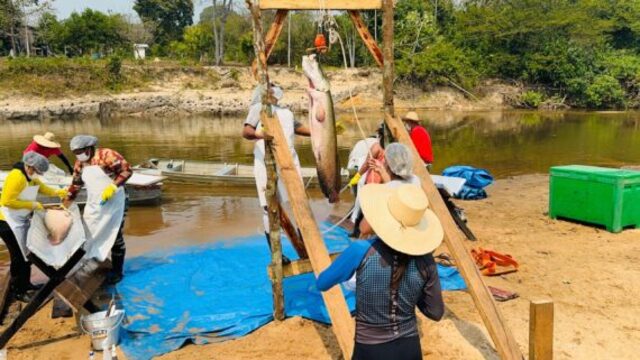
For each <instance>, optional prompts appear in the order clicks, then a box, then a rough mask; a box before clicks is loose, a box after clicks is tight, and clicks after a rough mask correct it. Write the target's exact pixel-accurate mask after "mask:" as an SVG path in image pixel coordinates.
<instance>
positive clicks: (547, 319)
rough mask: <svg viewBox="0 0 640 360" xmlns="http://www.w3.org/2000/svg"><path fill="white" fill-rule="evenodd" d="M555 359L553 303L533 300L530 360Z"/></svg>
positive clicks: (530, 309)
mask: <svg viewBox="0 0 640 360" xmlns="http://www.w3.org/2000/svg"><path fill="white" fill-rule="evenodd" d="M552 359H553V301H551V300H533V301H531V307H530V308H529V360H552Z"/></svg>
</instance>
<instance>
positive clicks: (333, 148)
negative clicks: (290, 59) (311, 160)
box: [302, 54, 340, 203]
mask: <svg viewBox="0 0 640 360" xmlns="http://www.w3.org/2000/svg"><path fill="white" fill-rule="evenodd" d="M302 71H303V72H304V75H305V76H306V77H307V79H308V80H309V89H308V90H307V93H308V94H309V129H310V130H311V147H312V149H313V155H314V156H315V158H316V167H317V169H318V179H319V180H320V188H321V189H322V193H323V194H324V196H326V197H327V198H328V199H329V202H330V203H334V202H336V201H338V198H339V195H340V164H339V161H338V142H337V139H336V119H335V114H334V112H333V100H332V99H331V86H330V85H329V80H327V78H326V76H325V75H324V73H323V72H322V69H321V68H320V64H319V63H318V60H317V58H316V55H315V54H312V55H307V56H303V57H302Z"/></svg>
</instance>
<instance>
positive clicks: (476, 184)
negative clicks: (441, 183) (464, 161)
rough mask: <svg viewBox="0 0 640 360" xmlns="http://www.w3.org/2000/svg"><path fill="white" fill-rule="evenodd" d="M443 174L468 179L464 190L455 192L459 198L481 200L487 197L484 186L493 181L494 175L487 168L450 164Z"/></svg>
mask: <svg viewBox="0 0 640 360" xmlns="http://www.w3.org/2000/svg"><path fill="white" fill-rule="evenodd" d="M442 176H452V177H459V178H463V179H466V180H467V182H466V183H465V184H464V187H463V188H462V190H460V191H459V192H458V193H456V194H455V197H456V198H458V199H464V200H480V199H485V198H486V197H487V192H486V191H484V188H485V187H487V186H489V185H491V184H492V183H493V176H491V174H490V173H489V171H487V170H485V169H477V168H474V167H472V166H466V165H456V166H450V167H448V168H446V169H444V170H443V171H442Z"/></svg>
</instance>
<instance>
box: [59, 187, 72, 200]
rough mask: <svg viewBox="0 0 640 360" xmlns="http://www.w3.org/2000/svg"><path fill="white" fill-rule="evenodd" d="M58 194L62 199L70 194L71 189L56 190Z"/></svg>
mask: <svg viewBox="0 0 640 360" xmlns="http://www.w3.org/2000/svg"><path fill="white" fill-rule="evenodd" d="M56 195H57V196H58V197H59V198H60V199H61V200H62V199H65V198H66V197H67V195H69V191H68V190H67V189H60V190H56Z"/></svg>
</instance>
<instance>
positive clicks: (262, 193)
mask: <svg viewBox="0 0 640 360" xmlns="http://www.w3.org/2000/svg"><path fill="white" fill-rule="evenodd" d="M273 112H274V114H275V115H276V116H277V118H278V120H280V125H281V126H282V132H283V133H284V136H285V138H286V139H287V145H288V146H289V151H291V156H292V157H293V164H294V166H295V167H296V170H297V171H298V174H299V175H300V178H301V179H302V170H301V169H300V159H299V158H298V153H297V152H296V148H295V146H294V141H295V129H294V119H293V113H292V112H291V111H290V110H288V109H284V108H280V107H277V106H274V107H273ZM260 126H261V123H258V126H257V128H258V129H259V128H260ZM264 156H265V149H264V140H262V139H261V140H258V141H256V143H255V146H254V148H253V176H254V177H255V179H256V188H257V190H258V201H259V202H260V206H261V207H265V206H267V196H266V189H267V167H266V166H265V163H264ZM274 161H275V160H274ZM278 196H279V198H280V201H281V202H282V203H286V202H288V201H289V198H288V196H287V191H286V189H285V186H284V183H283V182H282V180H280V179H279V177H278Z"/></svg>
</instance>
